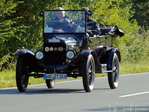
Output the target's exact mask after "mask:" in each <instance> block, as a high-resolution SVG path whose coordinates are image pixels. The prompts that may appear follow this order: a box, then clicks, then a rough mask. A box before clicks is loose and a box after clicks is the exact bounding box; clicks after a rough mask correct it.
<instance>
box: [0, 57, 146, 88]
mask: <svg viewBox="0 0 149 112" xmlns="http://www.w3.org/2000/svg"><path fill="white" fill-rule="evenodd" d="M141 72H149V60H143V61H136V62H121V63H120V75H124V74H132V73H141ZM106 75H107V73H100V74H96V77H104V76H106ZM67 80H74V78H68V79H67ZM57 81H63V80H57ZM40 83H45V80H44V79H43V78H33V77H30V78H29V85H32V84H40ZM15 86H16V80H15V70H6V71H2V72H0V88H6V87H15Z"/></svg>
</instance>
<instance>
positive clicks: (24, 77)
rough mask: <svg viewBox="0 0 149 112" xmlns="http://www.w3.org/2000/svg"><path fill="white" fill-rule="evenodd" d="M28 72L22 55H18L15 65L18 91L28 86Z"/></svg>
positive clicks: (24, 89)
mask: <svg viewBox="0 0 149 112" xmlns="http://www.w3.org/2000/svg"><path fill="white" fill-rule="evenodd" d="M28 80H29V72H28V70H27V65H26V63H25V59H24V57H23V56H19V58H18V60H17V65H16V84H17V88H18V90H19V91H20V92H25V91H26V88H27V86H28Z"/></svg>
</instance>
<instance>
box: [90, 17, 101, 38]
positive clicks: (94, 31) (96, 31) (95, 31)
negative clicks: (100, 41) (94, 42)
mask: <svg viewBox="0 0 149 112" xmlns="http://www.w3.org/2000/svg"><path fill="white" fill-rule="evenodd" d="M87 29H88V30H91V33H89V35H90V36H93V35H100V33H101V31H100V27H99V24H98V22H97V21H96V20H94V19H92V18H88V19H87Z"/></svg>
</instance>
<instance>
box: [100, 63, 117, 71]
mask: <svg viewBox="0 0 149 112" xmlns="http://www.w3.org/2000/svg"><path fill="white" fill-rule="evenodd" d="M100 66H101V72H102V73H107V72H113V71H114V70H115V69H114V70H107V64H100Z"/></svg>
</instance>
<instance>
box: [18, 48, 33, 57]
mask: <svg viewBox="0 0 149 112" xmlns="http://www.w3.org/2000/svg"><path fill="white" fill-rule="evenodd" d="M16 54H17V55H24V54H31V55H33V56H34V55H35V54H34V53H33V52H32V51H31V50H28V49H17V51H16Z"/></svg>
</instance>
